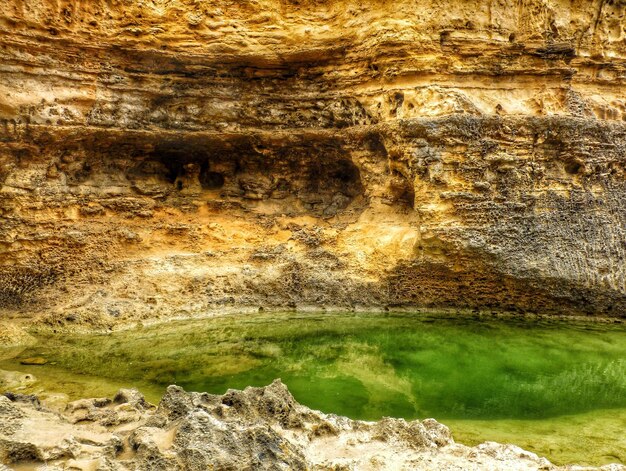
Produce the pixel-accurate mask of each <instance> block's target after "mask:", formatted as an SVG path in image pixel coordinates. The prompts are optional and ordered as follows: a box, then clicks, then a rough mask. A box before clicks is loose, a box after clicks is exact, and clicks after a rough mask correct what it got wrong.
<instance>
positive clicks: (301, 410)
mask: <svg viewBox="0 0 626 471" xmlns="http://www.w3.org/2000/svg"><path fill="white" fill-rule="evenodd" d="M9 396H10V398H8V397H5V396H0V469H2V468H1V466H2V463H4V464H6V465H8V466H12V465H21V466H25V465H30V469H33V470H37V469H41V470H44V469H45V470H47V471H53V470H65V469H72V470H93V469H98V470H100V471H107V470H115V471H121V470H134V469H142V470H148V469H150V470H167V471H173V470H207V469H215V470H262V469H266V470H287V469H288V470H335V471H339V470H355V471H356V470H394V471H396V470H408V469H424V470H432V469H438V470H478V469H490V470H493V471H495V470H540V469H541V470H556V469H590V468H579V467H566V468H557V467H555V466H553V465H551V464H550V462H548V461H547V460H546V459H545V458H539V457H537V456H536V455H535V454H533V453H529V452H526V451H524V450H522V449H520V448H518V447H515V446H512V445H500V444H497V443H492V442H488V443H484V444H482V445H479V446H477V447H473V448H469V447H466V446H464V445H458V444H455V443H454V441H453V440H452V437H451V436H450V432H449V430H448V428H447V427H445V426H444V425H441V424H439V423H437V422H436V421H435V420H433V419H426V420H424V421H413V422H405V421H404V420H402V419H383V420H381V421H379V422H360V421H353V420H350V419H347V418H345V417H338V416H334V415H326V414H322V413H321V412H317V411H313V410H310V409H308V408H306V407H304V406H302V405H300V404H298V403H297V402H296V401H295V400H294V398H293V397H292V396H291V394H290V393H289V391H288V390H287V388H286V387H285V386H284V385H283V384H282V383H281V382H280V380H276V381H274V383H272V384H271V385H270V386H267V387H264V388H247V389H245V390H244V391H235V390H229V391H228V392H227V393H226V394H224V395H222V396H219V395H211V394H206V393H203V394H200V393H187V392H185V391H183V390H182V389H181V388H179V387H177V386H170V387H169V388H168V390H167V392H166V394H165V396H164V397H163V399H162V400H161V403H160V404H159V407H158V408H156V410H155V408H154V407H153V406H151V405H149V404H147V403H146V402H145V401H144V399H143V397H142V396H141V394H139V393H138V392H137V391H133V390H121V391H120V392H119V393H118V394H117V396H116V397H115V398H114V399H113V401H111V400H110V399H106V398H103V399H83V400H80V401H75V402H73V403H70V404H68V406H67V407H66V409H65V411H64V412H62V413H55V412H52V411H50V410H47V409H45V408H44V407H42V406H41V405H40V404H39V402H38V401H37V400H36V398H34V397H33V396H19V395H9ZM44 461H45V462H46V463H45V464H44ZM20 469H25V468H20ZM602 469H604V470H607V471H608V470H612V471H623V470H626V467H624V466H621V465H610V466H604V467H603V468H602Z"/></svg>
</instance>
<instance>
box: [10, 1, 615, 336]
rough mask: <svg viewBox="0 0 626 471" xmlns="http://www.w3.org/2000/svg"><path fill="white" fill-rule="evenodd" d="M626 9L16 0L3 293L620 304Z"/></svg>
mask: <svg viewBox="0 0 626 471" xmlns="http://www.w3.org/2000/svg"><path fill="white" fill-rule="evenodd" d="M624 13H625V4H624V2H623V1H621V0H608V1H607V0H601V1H588V0H498V1H496V0H469V1H466V0H464V1H460V0H456V1H452V0H451V1H445V2H443V1H436V0H398V1H394V2H383V1H378V0H372V1H369V2H360V1H359V2H357V1H352V0H301V1H295V0H294V1H292V0H253V1H245V2H242V1H230V0H224V1H218V2H215V1H213V2H209V1H195V0H193V1H192V0H154V1H151V2H133V1H109V0H107V1H105V0H94V1H89V2H81V1H78V0H62V1H57V0H54V1H52V0H5V2H4V4H3V8H2V9H0V218H1V224H0V308H1V309H2V310H3V312H4V313H8V314H11V315H16V313H17V314H18V315H23V316H33V315H38V314H41V315H43V316H44V319H43V320H44V321H45V322H48V323H50V324H52V325H54V326H60V325H63V324H75V323H80V322H91V323H93V324H95V325H104V326H106V325H112V324H114V323H116V322H120V321H124V320H134V319H140V318H146V317H156V316H164V315H165V316H171V315H189V314H195V313H199V312H207V311H209V310H211V309H214V310H223V309H225V308H227V307H233V308H238V309H239V308H242V307H246V306H247V307H251V308H255V309H256V308H258V307H264V308H265V307H290V308H293V307H305V306H341V307H350V308H352V307H355V306H356V307H358V306H387V307H395V306H425V307H452V308H476V309H492V308H498V309H504V310H511V311H537V312H554V313H569V314H594V315H605V316H623V315H624V312H626V285H625V283H626V268H625V267H626V264H625V263H624V255H625V254H626V234H625V230H626V229H625V228H626V207H625V203H624V202H625V201H626V173H625V166H626V124H625V123H624V120H625V119H626V87H625V86H624V85H625V80H626V78H625V77H626V68H625V58H626V42H625V41H626V33H625V31H624ZM20 313H21V314H20Z"/></svg>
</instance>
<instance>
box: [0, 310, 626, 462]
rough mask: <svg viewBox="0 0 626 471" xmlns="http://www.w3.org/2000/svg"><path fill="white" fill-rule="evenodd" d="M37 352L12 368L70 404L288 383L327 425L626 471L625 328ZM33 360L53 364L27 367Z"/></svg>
mask: <svg viewBox="0 0 626 471" xmlns="http://www.w3.org/2000/svg"><path fill="white" fill-rule="evenodd" d="M39 340H40V341H39V343H38V344H37V345H35V346H32V347H29V348H27V349H25V350H24V351H21V352H19V353H17V352H16V356H15V357H14V358H12V359H5V360H3V361H0V369H5V370H19V371H24V372H27V373H31V374H33V375H35V376H36V377H37V378H38V379H39V382H38V383H37V384H36V385H35V386H33V388H41V387H44V388H45V389H46V390H56V391H63V392H66V393H68V394H69V395H70V396H71V397H72V398H78V397H87V396H102V395H111V394H112V393H113V392H114V391H115V390H116V389H117V388H119V387H122V386H123V387H130V386H134V387H137V388H139V389H140V390H142V391H143V392H144V393H145V394H146V395H147V397H148V398H149V399H151V400H153V401H155V402H156V401H157V400H158V398H159V396H160V395H161V394H162V392H163V390H164V388H165V386H167V385H169V384H178V385H181V386H183V387H184V388H185V389H188V390H194V391H207V392H211V393H223V392H224V391H225V390H226V389H228V388H244V387H246V386H249V385H254V386H262V385H266V384H269V383H270V382H271V381H272V380H273V379H274V378H281V379H282V380H283V382H285V383H286V384H287V385H288V387H289V389H290V391H291V392H292V393H293V395H294V396H295V397H296V399H297V400H298V401H300V402H301V403H303V404H306V405H307V406H309V407H312V408H314V409H319V410H322V411H325V412H333V413H337V414H341V415H346V416H348V417H352V418H355V419H366V420H376V419H380V418H381V417H383V416H392V417H404V418H406V419H415V418H422V419H423V418H426V417H434V418H436V419H437V420H439V421H441V422H443V423H445V424H446V425H448V426H450V428H451V429H452V431H453V434H454V436H455V439H456V440H457V441H459V442H462V443H467V444H476V443H480V442H482V441H485V440H494V441H499V442H505V443H506V442H510V443H515V444H517V445H519V446H522V447H524V448H526V449H529V450H531V451H535V452H537V453H539V454H541V455H544V456H547V457H548V458H549V459H551V460H552V461H553V462H555V463H572V462H576V463H579V464H591V465H599V464H604V463H610V462H626V327H625V326H624V325H621V324H620V325H611V324H600V323H581V322H578V323H572V322H569V323H565V322H560V321H554V320H552V321H545V320H543V321H538V320H535V321H529V320H524V321H514V320H508V321H504V320H501V321H495V320H484V319H477V318H474V319H469V318H461V319H459V318H445V317H443V316H431V317H425V316H423V315H421V316H420V315H409V314H346V313H337V314H293V313H291V314H256V315H246V316H228V317H221V318H212V319H203V320H195V321H179V322H171V323H167V324H162V325H157V326H152V327H146V328H143V329H139V330H132V331H122V332H116V333H113V334H108V335H89V336H70V337H67V336H65V337H60V336H56V335H54V336H49V337H45V336H41V337H40V339H39ZM5 356H6V354H5ZM27 357H43V358H45V359H47V360H48V363H47V364H46V365H43V366H25V365H21V364H20V360H21V359H24V358H27Z"/></svg>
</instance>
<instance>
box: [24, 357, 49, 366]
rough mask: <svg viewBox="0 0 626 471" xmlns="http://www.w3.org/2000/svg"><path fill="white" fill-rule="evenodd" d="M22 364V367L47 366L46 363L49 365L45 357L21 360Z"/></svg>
mask: <svg viewBox="0 0 626 471" xmlns="http://www.w3.org/2000/svg"><path fill="white" fill-rule="evenodd" d="M20 363H21V364H22V365H45V364H46V363H48V360H46V359H45V358H43V357H31V358H24V359H23V360H20Z"/></svg>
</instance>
